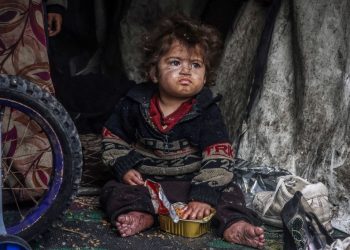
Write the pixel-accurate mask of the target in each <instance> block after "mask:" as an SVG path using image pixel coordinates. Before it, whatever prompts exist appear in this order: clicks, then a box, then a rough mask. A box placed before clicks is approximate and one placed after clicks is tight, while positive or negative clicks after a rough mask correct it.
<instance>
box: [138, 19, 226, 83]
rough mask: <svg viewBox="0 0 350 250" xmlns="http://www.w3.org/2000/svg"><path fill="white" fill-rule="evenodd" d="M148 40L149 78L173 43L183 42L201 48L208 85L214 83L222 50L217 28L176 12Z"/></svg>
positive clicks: (161, 23) (185, 44)
mask: <svg viewBox="0 0 350 250" xmlns="http://www.w3.org/2000/svg"><path fill="white" fill-rule="evenodd" d="M144 39H145V41H144V48H143V51H144V63H143V65H142V66H143V69H144V72H145V74H146V77H147V78H149V72H150V70H151V68H152V67H153V66H155V65H157V63H158V61H159V60H160V57H161V56H162V55H164V54H166V53H167V52H168V51H169V49H170V47H171V45H172V43H173V42H174V41H179V42H180V43H181V44H182V45H183V46H185V47H187V48H189V49H194V48H195V47H196V46H199V47H200V48H201V50H202V53H203V60H204V64H205V69H206V78H207V83H206V84H207V85H211V84H212V83H213V80H214V77H215V70H216V67H217V66H218V63H219V59H220V55H221V51H222V40H221V36H220V33H219V31H218V30H217V29H215V28H214V27H211V26H209V25H205V24H201V23H199V22H197V21H196V20H193V19H190V18H188V17H185V16H182V15H174V16H171V17H168V18H165V19H162V20H160V21H159V25H158V26H157V27H155V29H153V30H152V32H150V34H148V35H146V36H145V37H144Z"/></svg>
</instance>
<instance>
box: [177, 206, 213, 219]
mask: <svg viewBox="0 0 350 250" xmlns="http://www.w3.org/2000/svg"><path fill="white" fill-rule="evenodd" d="M210 212H211V206H210V205H209V204H207V203H204V202H199V201H191V202H190V203H188V205H187V208H186V211H185V213H184V215H183V217H182V218H181V219H184V220H186V219H190V220H201V219H203V218H204V217H206V216H208V215H209V214H210Z"/></svg>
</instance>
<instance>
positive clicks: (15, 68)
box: [0, 0, 54, 93]
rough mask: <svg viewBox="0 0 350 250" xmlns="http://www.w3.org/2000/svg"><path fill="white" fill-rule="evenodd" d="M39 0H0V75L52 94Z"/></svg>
mask: <svg viewBox="0 0 350 250" xmlns="http://www.w3.org/2000/svg"><path fill="white" fill-rule="evenodd" d="M46 45H47V41H46V36H45V30H44V22H43V6H42V1H41V0H0V73H2V74H8V75H18V76H21V77H23V78H25V79H27V80H29V81H32V82H34V83H36V84H38V85H39V86H40V87H42V88H43V89H45V90H47V91H49V92H51V93H53V92H54V88H53V84H52V81H51V76H50V69H49V60H48V56H47V48H46Z"/></svg>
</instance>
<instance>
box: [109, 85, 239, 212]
mask: <svg viewBox="0 0 350 250" xmlns="http://www.w3.org/2000/svg"><path fill="white" fill-rule="evenodd" d="M156 86H157V85H155V84H152V83H143V84H139V85H136V87H134V88H133V89H132V90H131V91H129V92H128V94H127V95H126V97H125V98H123V99H122V100H121V101H120V103H119V104H118V105H117V107H116V108H115V111H114V113H113V114H112V116H111V117H110V118H109V120H108V121H107V123H106V125H105V131H104V139H103V154H102V157H103V161H104V163H105V164H106V165H107V166H110V167H111V168H112V169H113V172H114V175H115V177H116V178H117V180H119V181H121V180H122V178H123V176H124V175H125V173H126V172H127V171H129V170H130V169H136V170H137V171H139V172H140V173H141V174H142V175H143V176H144V178H150V179H153V180H157V179H158V180H159V179H167V180H169V179H170V180H191V191H190V197H191V200H195V201H202V202H206V203H209V204H211V205H214V206H215V205H216V204H217V199H218V198H219V196H220V192H221V191H222V190H223V188H225V187H226V185H227V184H228V183H230V182H231V181H232V178H233V172H232V169H233V155H234V154H233V150H232V147H231V144H230V142H229V139H228V134H227V131H226V127H225V125H224V122H223V119H222V116H221V113H220V110H219V108H218V106H217V104H216V102H217V101H218V100H219V99H220V98H219V97H216V98H214V97H213V94H212V92H211V91H210V90H209V89H208V88H206V87H205V88H204V89H203V90H202V91H201V92H200V93H199V94H198V95H197V96H196V97H195V99H196V102H195V103H194V105H193V106H192V109H191V111H190V112H189V113H187V114H186V115H185V116H184V117H183V118H182V119H181V120H180V121H179V122H178V123H177V124H176V125H175V127H174V128H172V129H171V130H170V131H169V132H167V133H161V132H159V131H158V130H157V128H156V127H155V126H154V124H153V123H152V121H151V119H150V116H149V106H150V99H151V98H152V96H153V95H154V94H155V93H156V91H157V87H156Z"/></svg>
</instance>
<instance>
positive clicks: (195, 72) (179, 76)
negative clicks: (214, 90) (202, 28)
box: [150, 41, 206, 100]
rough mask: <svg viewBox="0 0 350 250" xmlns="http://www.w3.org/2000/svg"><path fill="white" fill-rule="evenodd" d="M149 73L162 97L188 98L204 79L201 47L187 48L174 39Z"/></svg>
mask: <svg viewBox="0 0 350 250" xmlns="http://www.w3.org/2000/svg"><path fill="white" fill-rule="evenodd" d="M150 75H151V79H152V80H153V82H155V83H158V84H159V92H160V96H161V97H162V98H177V99H181V100H186V99H189V98H190V97H192V96H194V95H196V94H197V93H199V92H200V91H201V90H202V88H203V86H204V84H205V80H206V79H205V64H204V61H203V56H202V50H201V48H200V47H199V46H196V47H195V48H193V49H189V48H187V47H185V46H183V45H182V44H181V43H179V42H178V41H174V42H173V44H172V45H171V47H170V49H169V51H168V52H167V53H166V54H164V55H163V56H162V57H161V58H160V60H159V61H158V64H157V67H156V68H153V69H152V70H151V72H150Z"/></svg>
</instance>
